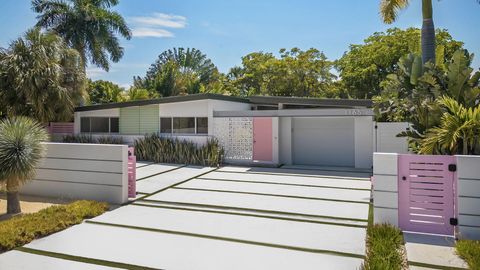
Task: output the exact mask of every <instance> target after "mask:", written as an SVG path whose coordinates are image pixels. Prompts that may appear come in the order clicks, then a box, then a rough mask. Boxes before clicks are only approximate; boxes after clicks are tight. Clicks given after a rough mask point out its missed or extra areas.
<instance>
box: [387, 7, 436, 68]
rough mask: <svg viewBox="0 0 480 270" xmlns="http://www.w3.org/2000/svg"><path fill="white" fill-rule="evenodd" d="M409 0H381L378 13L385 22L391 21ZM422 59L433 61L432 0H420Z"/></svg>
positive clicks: (433, 27) (425, 61)
mask: <svg viewBox="0 0 480 270" xmlns="http://www.w3.org/2000/svg"><path fill="white" fill-rule="evenodd" d="M409 2H410V1H409V0H381V3H380V15H381V16H382V18H383V21H384V22H385V23H388V24H391V23H393V22H394V21H395V20H396V19H397V16H398V12H399V11H400V10H402V9H404V8H406V7H407V6H408V4H409ZM422 15H423V24H422V61H423V63H424V64H425V63H427V62H428V61H432V62H435V26H434V24H433V8H432V0H422Z"/></svg>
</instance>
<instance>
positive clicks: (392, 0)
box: [380, 0, 409, 24]
mask: <svg viewBox="0 0 480 270" xmlns="http://www.w3.org/2000/svg"><path fill="white" fill-rule="evenodd" d="M408 4H409V0H382V1H381V2H380V15H381V16H382V18H383V21H384V22H385V23H387V24H391V23H393V22H395V20H396V19H397V15H398V12H399V11H400V10H402V9H404V8H406V7H407V6H408Z"/></svg>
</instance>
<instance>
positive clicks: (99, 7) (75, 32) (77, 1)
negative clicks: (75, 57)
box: [32, 0, 131, 71]
mask: <svg viewBox="0 0 480 270" xmlns="http://www.w3.org/2000/svg"><path fill="white" fill-rule="evenodd" d="M118 2H119V1H118V0H33V1H32V6H33V10H34V11H35V12H37V13H40V15H39V16H38V17H37V18H38V22H37V26H39V27H43V28H45V29H48V30H52V31H54V32H55V33H57V34H58V35H59V36H61V37H62V38H63V39H64V40H65V42H67V44H68V45H69V46H70V47H72V48H75V49H76V50H77V51H79V52H80V55H81V57H82V60H83V64H84V66H86V65H87V64H88V63H87V62H88V60H90V62H91V63H92V64H95V65H97V66H98V67H101V68H103V69H105V70H106V71H108V70H109V60H108V59H109V58H110V60H111V61H113V62H114V63H116V62H118V61H119V60H120V59H121V58H122V56H123V48H122V47H121V46H120V43H119V40H118V37H117V36H116V34H120V35H121V36H122V37H124V38H126V39H130V38H131V31H130V29H129V28H128V26H127V24H126V23H125V21H124V19H123V18H122V16H121V15H120V14H119V13H117V12H114V11H111V10H110V8H111V7H113V6H116V5H117V4H118Z"/></svg>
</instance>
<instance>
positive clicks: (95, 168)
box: [20, 143, 128, 204]
mask: <svg viewBox="0 0 480 270" xmlns="http://www.w3.org/2000/svg"><path fill="white" fill-rule="evenodd" d="M45 145H46V146H47V152H46V156H45V158H43V159H42V160H41V161H40V163H39V165H38V166H37V169H36V177H35V180H32V181H30V182H28V183H27V184H26V185H25V186H23V187H22V189H21V191H20V192H21V193H22V194H28V195H35V196H44V197H53V198H69V199H85V200H97V201H105V202H109V203H114V204H122V203H125V202H127V201H128V176H127V162H128V148H127V146H126V145H106V144H82V143H80V144H76V143H45Z"/></svg>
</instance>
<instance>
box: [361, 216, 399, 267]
mask: <svg viewBox="0 0 480 270" xmlns="http://www.w3.org/2000/svg"><path fill="white" fill-rule="evenodd" d="M402 245H403V236H402V232H401V231H400V230H399V229H398V228H396V227H394V226H392V225H389V224H371V225H369V227H368V229H367V256H366V258H365V263H364V265H363V269H365V270H377V269H378V270H380V269H382V270H383V269H391V270H395V269H397V270H401V269H404V260H403V255H402Z"/></svg>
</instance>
